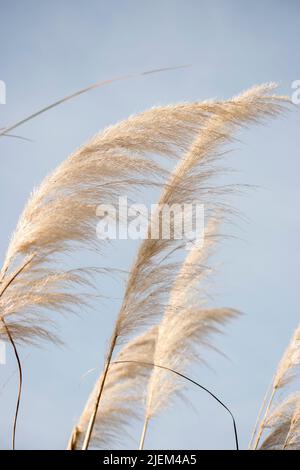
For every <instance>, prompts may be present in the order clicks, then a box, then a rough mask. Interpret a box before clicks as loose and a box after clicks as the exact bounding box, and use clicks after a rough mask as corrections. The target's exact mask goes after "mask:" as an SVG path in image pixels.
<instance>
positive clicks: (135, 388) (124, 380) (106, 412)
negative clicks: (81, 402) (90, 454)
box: [68, 327, 157, 450]
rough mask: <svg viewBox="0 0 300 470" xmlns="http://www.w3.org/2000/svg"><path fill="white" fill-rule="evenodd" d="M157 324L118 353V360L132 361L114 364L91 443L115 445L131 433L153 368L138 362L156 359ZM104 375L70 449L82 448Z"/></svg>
mask: <svg viewBox="0 0 300 470" xmlns="http://www.w3.org/2000/svg"><path fill="white" fill-rule="evenodd" d="M156 336H157V327H153V328H151V329H150V330H149V331H147V332H146V333H144V334H142V335H140V336H138V337H137V338H135V339H133V340H131V341H130V342H129V343H128V344H127V345H126V346H124V348H123V349H122V350H121V351H120V352H119V354H118V355H117V356H116V361H133V362H132V363H130V362H129V363H127V362H124V363H120V364H111V366H110V369H109V372H108V375H107V380H106V383H105V388H104V391H103V397H102V403H101V408H100V409H99V412H98V414H97V417H96V421H95V426H94V433H93V437H92V441H91V446H92V447H94V448H97V449H103V448H112V447H114V446H115V445H116V444H118V445H121V444H122V437H124V436H127V435H129V430H130V424H131V423H132V422H133V421H135V420H136V419H137V418H141V417H142V415H143V408H142V404H143V403H142V397H143V390H144V388H145V387H146V384H147V380H148V378H149V374H150V372H151V368H149V367H148V366H146V365H143V364H140V365H139V364H138V362H140V363H143V362H146V363H147V364H148V363H150V364H151V363H152V362H153V353H154V346H155V341H156ZM101 381H102V376H100V378H99V379H98V381H97V383H96V385H95V387H94V390H93V392H92V393H91V396H90V398H89V400H88V402H87V405H86V407H85V409H84V411H83V413H82V415H81V417H80V419H79V421H78V424H77V426H76V427H75V429H74V431H73V433H72V438H71V440H70V443H69V447H68V448H69V450H79V449H81V447H82V444H83V438H84V435H85V433H86V430H87V427H88V423H89V419H90V416H91V412H92V409H93V405H94V402H95V395H96V394H97V393H98V389H99V384H101Z"/></svg>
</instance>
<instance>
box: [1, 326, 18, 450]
mask: <svg viewBox="0 0 300 470" xmlns="http://www.w3.org/2000/svg"><path fill="white" fill-rule="evenodd" d="M1 321H2V323H3V325H4V328H5V331H6V333H7V336H8V338H9V341H10V342H11V345H12V347H13V350H14V353H15V357H16V360H17V364H18V370H19V386H18V398H17V404H16V410H15V416H14V424H13V434H12V449H13V450H15V447H16V430H17V421H18V414H19V407H20V401H21V395H22V385H23V374H22V366H21V361H20V357H19V353H18V350H17V348H16V345H15V342H14V340H13V337H12V335H11V333H10V331H9V328H8V326H7V324H6V322H5V320H4V318H2V319H1Z"/></svg>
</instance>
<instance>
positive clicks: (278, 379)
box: [250, 325, 300, 450]
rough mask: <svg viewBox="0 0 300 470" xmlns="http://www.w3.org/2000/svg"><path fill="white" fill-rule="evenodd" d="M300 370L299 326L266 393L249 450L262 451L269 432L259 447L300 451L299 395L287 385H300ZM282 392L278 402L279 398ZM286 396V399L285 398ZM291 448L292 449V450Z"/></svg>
mask: <svg viewBox="0 0 300 470" xmlns="http://www.w3.org/2000/svg"><path fill="white" fill-rule="evenodd" d="M299 367H300V325H299V326H298V327H297V328H296V330H295V333H294V335H293V337H292V339H291V341H290V344H289V346H288V347H287V349H286V351H285V353H284V355H283V357H282V359H281V361H280V363H279V366H278V369H277V372H276V374H275V377H274V379H273V383H272V385H271V387H270V390H269V391H268V392H267V394H266V396H265V399H264V402H263V406H262V410H261V413H260V415H261V414H263V417H262V419H261V420H260V422H259V419H260V416H259V417H258V424H257V429H256V430H255V431H254V433H253V437H252V442H251V443H250V447H251V448H252V449H257V448H259V445H260V441H261V438H262V436H263V435H264V434H265V433H267V437H265V439H264V442H263V443H262V445H261V447H260V448H265V447H268V448H270V447H271V446H273V447H274V448H276V449H277V450H279V449H280V448H281V449H288V448H295V446H296V445H298V449H300V445H299V444H300V422H299V419H300V393H296V394H292V395H290V394H289V393H288V385H290V384H293V382H294V381H295V383H296V382H297V380H298V382H299V379H300V376H299ZM279 392H281V398H280V399H279V401H278V400H277V403H276V398H277V395H278V393H279ZM282 395H283V397H282ZM290 446H292V447H290Z"/></svg>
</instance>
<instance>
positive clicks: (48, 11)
mask: <svg viewBox="0 0 300 470" xmlns="http://www.w3.org/2000/svg"><path fill="white" fill-rule="evenodd" d="M299 20H300V3H299V1H298V0H287V1H285V2H283V1H280V0H260V1H258V0H256V1H252V2H246V1H238V0H219V1H217V0H209V1H208V0H207V1H205V0H184V1H183V0H160V1H157V0H152V1H146V0H144V1H137V0H122V1H121V0H119V1H117V0H110V1H109V2H107V1H104V0H98V1H96V0H89V1H88V2H86V1H85V2H84V1H83V0H72V1H71V0H69V1H67V0H59V1H58V0H52V1H51V2H50V1H48V2H41V1H37V0H27V1H16V0H9V1H8V0H0V49H1V54H0V60H1V62H0V80H4V81H5V83H6V86H7V104H6V105H0V127H4V126H5V125H8V124H10V123H12V122H14V121H15V120H17V119H19V118H22V117H24V116H26V115H27V114H29V113H30V112H33V111H35V110H37V109H39V107H42V106H43V105H46V104H48V103H50V102H51V101H52V100H54V99H57V98H60V97H62V96H64V95H65V94H67V93H70V92H72V91H75V90H77V89H78V88H80V87H83V86H85V85H88V84H90V83H92V82H94V81H97V80H100V79H105V78H111V77H113V76H116V75H120V74H128V73H133V72H138V71H143V70H147V69H151V68H156V67H163V66H171V65H178V64H191V67H190V68H188V69H184V70H177V71H173V72H167V73H163V74H158V75H152V76H151V75H149V76H147V77H144V78H139V79H134V80H131V81H127V82H120V83H115V84H113V85H111V86H108V87H106V88H103V89H100V90H96V91H93V92H91V93H89V94H87V95H85V96H82V97H80V98H77V99H76V100H74V101H72V102H70V103H68V104H65V105H63V106H61V107H59V108H57V109H55V110H52V111H50V112H48V113H47V114H45V115H43V116H41V117H39V118H38V119H36V120H34V121H32V122H30V123H29V124H27V125H24V126H23V127H22V128H20V129H19V130H18V132H19V134H20V135H23V136H26V137H28V138H30V139H32V140H33V142H24V141H16V140H14V139H10V138H4V139H1V141H0V153H1V184H0V205H1V206H0V215H1V232H0V250H1V256H2V257H3V256H4V254H5V250H6V247H7V243H8V240H9V236H10V233H11V232H12V230H13V228H14V226H15V224H16V222H17V218H18V215H19V214H20V212H21V210H22V208H23V206H24V203H25V201H26V199H27V198H28V195H29V193H30V191H31V190H32V188H33V186H34V185H36V184H38V183H39V181H40V180H41V179H42V177H43V176H44V175H46V174H47V172H48V171H50V170H51V169H53V168H54V167H55V166H56V165H57V164H58V163H59V162H61V161H62V160H63V159H64V158H66V156H67V155H68V154H69V153H70V152H71V151H73V150H74V149H75V148H76V147H77V146H78V145H80V144H82V143H83V142H85V141H86V140H87V139H88V138H89V137H90V136H91V135H93V133H95V132H96V131H98V130H100V129H101V128H103V127H105V126H106V125H109V124H111V123H115V122H117V121H118V120H120V119H123V118H126V117H127V116H128V115H130V114H132V113H135V112H137V111H140V110H144V109H146V108H148V107H151V106H154V105H158V104H169V103H174V102H180V101H192V100H202V99H207V98H215V97H217V98H225V97H226V98H228V97H230V96H231V95H233V94H236V93H238V92H240V91H242V90H243V89H245V88H247V87H249V86H251V85H254V84H259V83H263V82H268V81H276V82H278V83H279V85H280V92H282V93H285V94H291V92H292V90H291V84H292V82H293V81H294V80H297V79H300V70H299ZM299 124H300V115H299V108H298V109H297V108H295V111H294V112H289V113H288V114H287V115H286V116H285V117H283V118H280V119H277V120H276V121H271V122H270V123H268V125H267V126H261V127H251V128H250V129H248V130H247V131H245V132H243V133H242V134H241V135H240V138H241V142H239V143H238V144H237V145H235V149H236V150H235V152H234V153H233V156H232V157H231V158H230V161H229V163H230V166H231V167H233V168H234V169H235V170H237V173H236V174H234V175H232V180H233V181H235V182H237V181H239V182H242V183H246V184H251V185H255V186H256V189H255V190H251V191H248V192H247V194H246V197H245V196H243V197H237V198H236V199H235V204H236V207H237V208H238V209H239V210H240V211H241V212H242V213H243V214H244V216H245V218H244V220H239V221H238V223H237V225H236V226H232V227H231V235H233V237H235V238H232V239H231V240H229V241H226V243H225V244H224V246H223V248H222V251H221V254H220V257H219V261H220V264H221V267H220V274H219V275H218V276H217V278H216V282H215V294H216V300H215V304H216V305H219V306H230V307H234V308H237V309H239V310H241V311H242V312H243V316H241V318H240V319H238V320H236V321H235V322H234V323H232V325H231V326H230V327H229V328H227V329H226V335H224V336H223V337H219V338H217V340H216V345H217V346H218V347H219V348H221V349H222V351H224V353H225V354H226V355H227V357H228V359H226V358H222V357H219V356H216V355H212V354H207V355H206V359H207V360H208V362H209V364H210V365H211V369H209V368H207V367H204V366H203V367H197V368H194V369H193V370H192V371H191V375H193V377H194V378H196V379H199V380H200V381H201V382H202V383H203V385H206V386H208V387H210V388H211V389H212V390H214V391H215V392H217V393H218V395H219V396H220V397H221V398H222V399H223V400H224V401H225V402H226V403H227V404H228V405H230V407H231V408H232V410H233V412H234V414H235V415H236V417H237V422H238V428H239V434H240V439H241V444H242V447H246V446H247V442H248V440H249V437H250V434H251V429H252V427H253V423H254V421H255V418H256V414H257V411H258V408H259V405H260V403H261V401H262V397H263V394H264V392H265V389H266V387H267V385H268V383H269V382H270V380H271V377H272V374H273V372H274V369H275V367H276V364H277V362H278V360H279V358H280V356H281V354H282V351H283V349H284V347H285V346H286V344H287V341H288V339H289V337H290V335H291V333H292V331H293V329H294V327H295V326H296V324H297V322H298V321H299V303H300V302H299V300H300V299H299V268H300V254H299V236H300V233H299V232H300V222H299V209H298V201H299V196H300V189H299V171H300V164H299V151H298V143H299ZM124 243H125V242H120V243H119V244H117V246H116V248H115V251H114V253H111V254H110V256H111V257H112V258H111V259H112V261H113V262H114V263H115V264H118V265H119V266H121V267H127V268H128V267H129V266H130V262H131V260H132V256H133V247H132V246H131V245H130V246H129V247H128V248H127V246H126V245H124ZM81 261H82V262H84V261H85V259H84V260H83V259H81ZM89 262H91V260H89ZM92 262H93V263H94V264H95V265H101V263H102V262H103V260H100V259H99V257H98V256H94V258H92ZM106 262H107V263H108V264H109V262H110V258H109V256H108V257H107V258H106ZM101 291H102V292H105V293H107V294H108V295H113V296H114V297H115V298H116V299H117V298H120V297H121V296H122V292H123V286H122V285H121V284H120V283H118V282H116V283H114V284H113V285H112V284H111V281H105V282H103V284H102V285H101ZM118 305H119V301H118V300H114V301H112V302H111V303H109V304H108V306H107V305H106V307H105V308H103V307H102V306H98V307H97V309H96V311H95V312H87V313H84V312H82V315H81V316H80V317H69V316H66V317H65V318H64V319H61V320H60V321H59V330H60V333H61V337H62V339H63V340H64V341H65V347H64V348H63V349H57V348H56V347H54V346H51V345H50V346H49V345H46V346H45V347H44V348H43V349H36V348H29V347H27V348H22V350H21V354H22V358H23V362H24V377H25V384H24V394H23V400H22V407H21V413H20V421H19V428H18V434H17V447H18V448H24V449H29V448H36V449H37V448H64V447H65V445H66V443H67V440H68V436H69V433H70V431H71V428H72V426H73V424H74V423H75V422H76V418H77V417H78V416H79V414H80V411H81V409H82V407H83V405H84V403H85V401H86V398H87V396H88V394H89V391H90V389H91V387H92V384H93V382H94V381H95V379H96V377H97V373H98V371H99V370H100V369H101V366H102V363H103V357H104V351H105V347H106V345H107V341H108V338H109V335H110V332H111V329H112V325H113V322H114V319H115V317H116V313H117V308H118ZM7 359H8V363H7V366H5V367H4V366H1V365H0V397H1V399H0V448H9V446H10V432H11V421H12V416H13V407H14V405H15V397H16V387H17V377H16V374H14V370H15V361H14V357H13V355H12V353H11V352H10V350H8V358H7ZM95 368H96V370H94V369H95ZM90 369H93V370H92V371H91V372H90V373H89V374H88V375H87V376H86V375H85V373H86V372H87V371H88V370H90ZM12 374H14V375H12ZM188 396H189V399H190V402H191V404H192V406H186V405H185V404H183V403H181V402H179V401H177V402H175V404H174V407H173V409H170V410H169V411H167V412H165V413H164V414H163V415H162V416H161V418H159V419H156V420H155V421H153V423H152V425H151V428H150V430H149V434H148V437H147V440H146V448H162V449H163V448H173V449H176V448H177V449H180V448H186V449H188V448H190V449H202V448H203V449H217V448H222V449H223V448H224V449H226V448H228V449H229V448H232V446H233V444H234V442H233V435H232V428H231V422H230V419H229V417H228V416H227V415H226V414H225V413H224V410H222V409H220V408H219V407H218V406H217V405H216V404H215V403H214V402H212V401H211V399H210V398H209V397H207V396H206V395H205V394H204V393H202V392H200V391H198V390H195V389H193V388H192V385H191V386H190V387H189V393H188ZM137 431H138V430H137ZM137 435H138V432H137ZM130 445H131V446H134V445H135V444H134V443H133V444H132V443H131V444H130Z"/></svg>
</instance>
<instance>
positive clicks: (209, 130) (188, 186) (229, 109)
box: [83, 85, 287, 449]
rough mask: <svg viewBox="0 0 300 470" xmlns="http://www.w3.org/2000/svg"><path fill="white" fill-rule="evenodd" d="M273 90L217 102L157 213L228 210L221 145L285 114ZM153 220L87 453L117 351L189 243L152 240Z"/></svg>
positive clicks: (166, 286)
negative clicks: (186, 208)
mask: <svg viewBox="0 0 300 470" xmlns="http://www.w3.org/2000/svg"><path fill="white" fill-rule="evenodd" d="M272 88H273V86H272V85H271V86H270V85H266V86H260V87H255V88H252V89H250V90H248V91H246V92H245V93H242V94H241V95H239V96H237V97H236V98H233V99H232V100H229V101H224V102H222V103H219V104H218V109H217V108H216V112H215V113H214V114H213V115H211V116H207V119H206V120H205V122H204V125H203V126H202V128H201V131H200V132H199V133H198V135H197V136H196V138H195V141H194V144H193V145H192V146H191V147H190V149H189V150H188V151H186V152H185V154H184V155H183V157H182V158H181V160H180V161H179V163H178V164H177V166H176V168H175V170H174V171H173V172H172V174H171V176H170V178H169V180H168V182H167V184H166V186H165V188H164V190H163V192H162V195H161V197H160V200H159V203H158V209H157V214H160V213H161V212H162V211H163V208H164V207H165V205H166V204H167V205H168V206H169V207H171V206H173V205H174V204H180V205H183V204H185V203H192V202H195V201H197V202H199V201H200V202H201V203H202V204H204V205H205V209H206V213H207V214H208V215H211V214H214V213H215V211H216V209H217V208H218V210H219V209H220V207H222V208H223V210H225V204H224V198H223V195H224V194H226V193H228V188H226V187H225V188H224V187H218V186H216V184H214V180H213V177H214V176H216V175H217V174H219V173H220V166H219V160H220V158H221V156H222V154H221V150H222V146H223V144H226V143H227V142H228V141H230V140H231V139H232V137H233V133H234V131H235V130H236V129H238V128H239V127H241V126H243V125H246V124H248V123H251V122H256V121H258V120H260V119H262V118H265V117H267V116H272V115H275V114H277V113H278V112H279V111H280V110H281V109H282V105H283V103H285V102H286V101H287V99H286V98H283V97H277V96H274V95H271V94H270V91H271V90H272ZM187 106H188V105H187ZM191 106H195V105H191ZM191 109H192V108H191ZM157 214H156V215H157ZM154 219H155V220H154V221H153V220H151V224H150V226H149V232H148V235H149V236H148V238H147V239H146V240H144V241H143V242H142V244H141V247H140V249H139V251H138V254H137V258H136V261H135V263H134V265H133V267H132V270H131V272H130V275H129V278H128V282H127V287H126V291H125V295H124V300H123V303H122V306H121V309H120V312H119V315H118V318H117V321H116V325H115V328H114V331H113V334H112V338H111V342H110V346H109V349H108V354H107V358H106V365H105V368H104V373H103V379H102V382H101V385H100V387H99V391H98V395H97V396H96V398H95V404H94V410H93V412H92V414H91V418H90V422H89V426H88V428H87V432H86V437H85V440H84V443H83V449H87V448H88V446H89V441H90V439H91V435H92V431H93V426H94V423H95V419H96V416H97V412H98V407H99V403H100V399H101V395H102V392H103V390H104V387H105V381H106V377H107V374H108V370H109V366H110V362H111V360H112V358H113V353H114V349H115V346H116V345H117V344H118V343H119V342H120V341H125V340H126V339H128V338H129V337H130V336H131V335H132V334H134V333H136V332H137V331H139V329H141V328H142V327H145V326H148V325H151V324H153V323H155V322H157V321H158V320H159V319H160V318H161V316H162V314H163V312H164V310H165V307H166V306H167V305H168V298H169V294H170V289H171V287H172V285H173V282H174V279H175V277H176V274H177V272H178V269H179V267H180V262H178V260H176V259H174V258H172V255H173V254H174V253H178V252H179V251H180V248H182V247H183V246H184V245H185V243H183V241H182V240H174V238H172V237H169V238H167V239H164V238H163V237H161V236H159V237H157V238H151V232H152V231H153V230H155V231H157V225H159V222H157V220H159V217H155V218H154Z"/></svg>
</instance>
